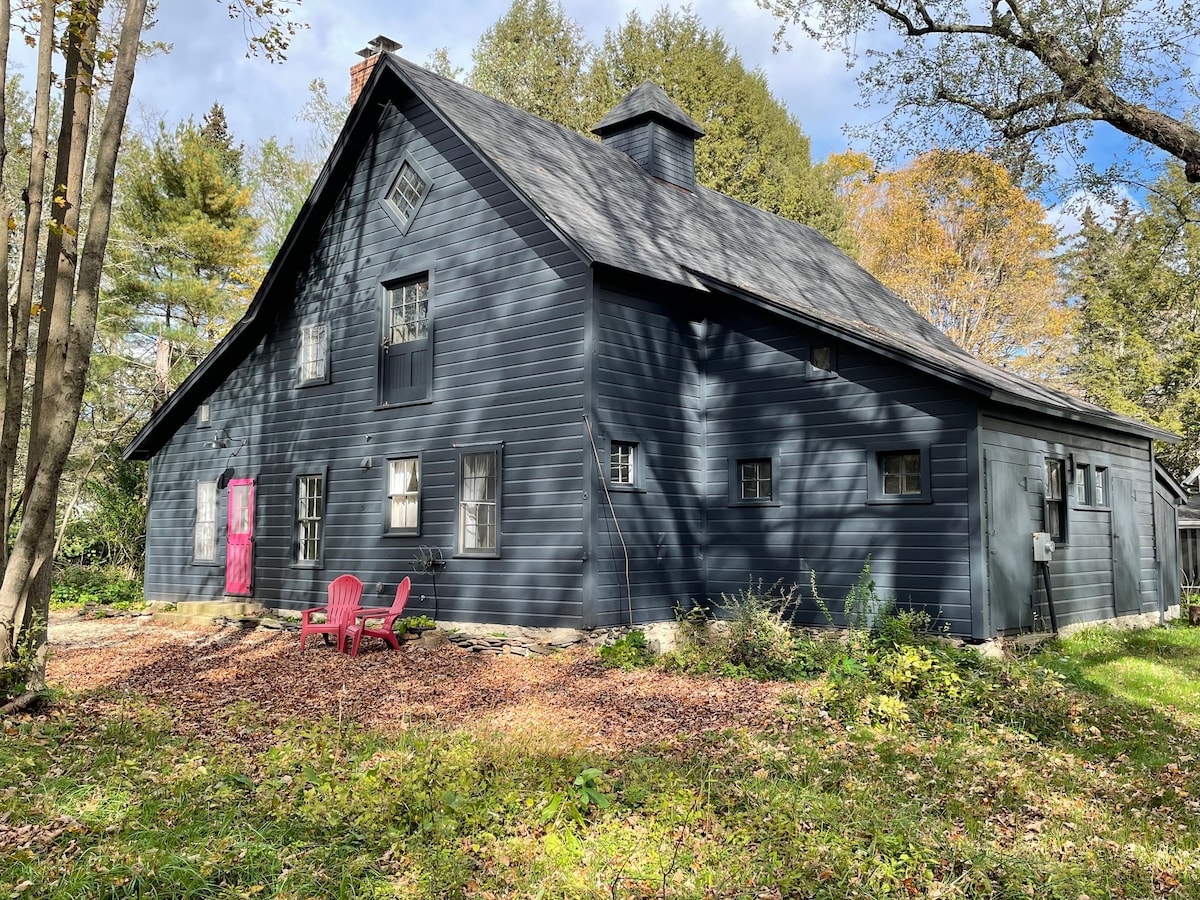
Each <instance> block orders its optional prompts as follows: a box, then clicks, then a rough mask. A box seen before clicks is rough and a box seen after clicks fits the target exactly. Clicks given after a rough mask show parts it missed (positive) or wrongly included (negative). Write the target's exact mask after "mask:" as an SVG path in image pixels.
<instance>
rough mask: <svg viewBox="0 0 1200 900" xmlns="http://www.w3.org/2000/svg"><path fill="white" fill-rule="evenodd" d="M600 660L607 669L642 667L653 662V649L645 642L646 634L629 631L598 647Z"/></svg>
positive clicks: (626, 669)
mask: <svg viewBox="0 0 1200 900" xmlns="http://www.w3.org/2000/svg"><path fill="white" fill-rule="evenodd" d="M600 662H601V663H603V664H604V666H605V667H607V668H609V669H623V670H625V671H630V670H632V669H644V668H647V667H648V666H650V665H651V664H652V663H653V662H654V651H652V650H651V649H650V647H649V646H648V645H647V644H646V634H645V632H642V631H637V630H634V631H631V632H629V634H627V635H625V636H624V637H620V638H617V640H615V641H613V642H612V643H611V644H608V645H606V646H604V647H601V648H600Z"/></svg>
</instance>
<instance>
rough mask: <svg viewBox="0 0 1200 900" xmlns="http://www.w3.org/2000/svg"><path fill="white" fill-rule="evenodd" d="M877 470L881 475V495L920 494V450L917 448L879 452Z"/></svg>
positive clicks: (901, 495)
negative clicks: (895, 451) (897, 451)
mask: <svg viewBox="0 0 1200 900" xmlns="http://www.w3.org/2000/svg"><path fill="white" fill-rule="evenodd" d="M879 471H880V474H882V475H883V479H882V487H883V491H882V493H883V496H885V497H915V496H920V494H921V452H920V451H919V450H910V451H904V452H902V453H881V454H879Z"/></svg>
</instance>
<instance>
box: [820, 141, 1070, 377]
mask: <svg viewBox="0 0 1200 900" xmlns="http://www.w3.org/2000/svg"><path fill="white" fill-rule="evenodd" d="M843 157H844V158H840V159H839V162H840V164H841V167H842V168H844V169H846V170H847V171H846V172H845V173H844V175H845V176H847V177H844V178H843V179H842V181H841V190H842V191H843V193H844V194H845V195H846V197H847V199H848V200H849V205H850V208H851V214H852V217H853V227H854V231H855V236H856V238H857V241H858V246H859V248H860V255H859V261H860V262H861V263H862V264H863V265H864V266H865V267H866V268H867V270H868V271H870V272H871V273H872V274H873V275H874V276H875V277H876V278H878V279H879V280H880V281H882V282H883V283H884V284H885V285H887V286H888V287H889V288H890V289H891V290H892V291H894V292H895V293H896V294H898V295H899V296H900V297H902V298H903V299H904V300H905V301H906V302H907V303H908V304H909V305H910V306H912V307H913V309H915V310H916V311H917V312H919V313H920V314H921V315H923V316H924V317H925V318H926V319H928V320H929V321H930V322H932V323H933V324H934V325H936V326H937V327H938V328H939V329H940V330H941V331H942V332H944V333H945V334H947V335H948V336H949V337H950V338H952V339H953V340H954V342H955V343H957V344H958V345H959V346H960V347H962V348H963V349H965V350H967V351H968V352H969V353H971V354H972V355H974V356H976V357H977V358H979V359H980V360H982V361H984V362H986V363H990V364H992V365H997V366H1001V367H1003V368H1006V369H1010V370H1012V371H1014V372H1017V373H1020V374H1022V375H1026V376H1028V377H1031V378H1038V379H1042V380H1047V381H1050V382H1057V381H1058V375H1059V373H1060V372H1061V370H1062V368H1063V365H1064V362H1065V360H1066V357H1067V355H1068V353H1069V351H1070V342H1069V339H1068V333H1069V330H1070V324H1071V317H1072V312H1071V309H1070V308H1069V307H1068V305H1067V304H1066V302H1065V296H1064V293H1063V290H1062V288H1061V287H1060V283H1059V280H1058V278H1057V275H1056V272H1055V268H1054V260H1053V254H1054V251H1055V248H1056V246H1057V243H1058V239H1057V236H1056V234H1055V231H1054V229H1053V227H1052V226H1051V225H1050V224H1049V223H1048V222H1047V221H1046V217H1045V211H1044V210H1043V209H1042V207H1041V205H1040V204H1038V203H1037V202H1036V201H1035V200H1033V199H1031V198H1030V197H1029V196H1027V195H1026V194H1025V192H1024V191H1022V190H1021V188H1020V187H1018V186H1017V185H1015V184H1014V183H1013V182H1012V180H1011V179H1010V178H1009V176H1008V173H1007V172H1006V171H1005V170H1004V168H1003V167H1001V166H999V165H997V164H996V163H994V162H992V161H991V160H990V159H988V158H987V157H985V156H983V155H981V154H978V153H963V152H959V151H951V150H934V151H931V152H929V153H926V154H924V155H922V156H920V157H918V158H917V159H916V160H914V161H913V163H912V164H911V165H909V166H907V167H905V168H902V169H899V170H897V171H894V172H884V173H876V172H869V171H868V169H867V166H866V165H865V163H864V161H863V160H862V159H861V158H859V155H853V156H851V155H849V154H844V155H843Z"/></svg>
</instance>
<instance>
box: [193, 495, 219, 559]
mask: <svg viewBox="0 0 1200 900" xmlns="http://www.w3.org/2000/svg"><path fill="white" fill-rule="evenodd" d="M192 559H193V560H195V561H196V562H215V561H216V559H217V483H216V482H215V481H197V482H196V525H195V532H194V534H193V538H192Z"/></svg>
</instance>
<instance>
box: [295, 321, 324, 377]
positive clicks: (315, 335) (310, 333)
mask: <svg viewBox="0 0 1200 900" xmlns="http://www.w3.org/2000/svg"><path fill="white" fill-rule="evenodd" d="M328 379H329V328H328V326H327V325H326V324H325V323H324V322H317V323H316V324H313V325H305V326H303V327H301V329H300V383H301V384H318V383H321V382H325V381H328Z"/></svg>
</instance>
